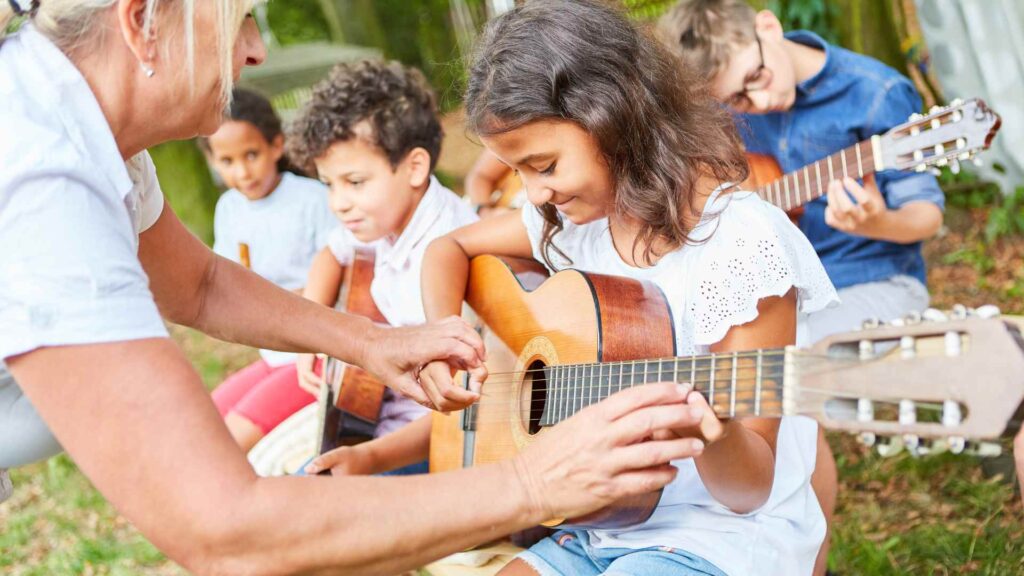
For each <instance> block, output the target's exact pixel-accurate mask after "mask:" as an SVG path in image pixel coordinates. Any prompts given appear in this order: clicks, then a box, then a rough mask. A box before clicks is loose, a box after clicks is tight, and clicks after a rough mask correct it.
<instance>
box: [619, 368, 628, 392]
mask: <svg viewBox="0 0 1024 576" xmlns="http://www.w3.org/2000/svg"><path fill="white" fill-rule="evenodd" d="M625 368H626V367H625V366H624V365H623V364H622V363H619V390H618V391H619V392H621V391H622V375H623V374H625V373H626V370H625Z"/></svg>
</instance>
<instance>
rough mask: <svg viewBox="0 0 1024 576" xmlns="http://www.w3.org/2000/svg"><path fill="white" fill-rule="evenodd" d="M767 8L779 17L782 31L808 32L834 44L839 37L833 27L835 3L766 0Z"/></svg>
mask: <svg viewBox="0 0 1024 576" xmlns="http://www.w3.org/2000/svg"><path fill="white" fill-rule="evenodd" d="M767 8H768V9H769V10H771V11H772V12H774V13H775V15H776V16H778V17H779V21H780V22H782V29H783V30H810V31H811V32H814V33H816V34H818V35H819V36H821V37H822V38H824V39H825V40H827V41H829V42H831V43H833V44H836V43H839V35H838V31H837V30H836V28H835V27H834V26H833V19H834V18H835V17H836V16H837V15H838V8H837V6H836V4H835V2H826V0H768V2H767Z"/></svg>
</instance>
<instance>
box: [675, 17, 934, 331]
mask: <svg viewBox="0 0 1024 576" xmlns="http://www.w3.org/2000/svg"><path fill="white" fill-rule="evenodd" d="M660 29H661V32H662V35H663V36H664V39H665V41H666V44H667V45H668V46H670V47H671V49H672V50H674V51H676V52H677V53H679V54H680V55H681V56H682V57H683V58H684V60H685V61H686V62H687V64H688V65H691V66H695V67H697V68H698V69H700V70H703V71H704V73H705V74H706V75H707V77H708V78H709V79H710V80H711V90H712V92H713V93H714V95H715V96H716V97H718V98H719V99H720V100H721V101H722V102H724V103H725V104H726V105H728V106H729V107H730V108H732V109H733V110H734V111H736V112H737V123H738V125H739V129H740V133H741V135H742V136H743V139H744V141H745V142H746V146H747V150H748V151H749V152H756V153H760V154H767V155H770V156H772V157H774V158H775V159H776V160H777V161H778V163H779V166H780V167H781V168H782V172H783V173H788V172H791V171H794V170H797V169H799V168H802V167H803V166H805V165H807V164H810V163H812V162H814V161H817V160H819V159H821V158H824V157H825V156H828V155H830V154H833V153H835V152H838V151H840V150H842V149H843V148H846V147H847V146H851V145H853V144H855V143H857V142H859V141H862V140H866V139H869V138H870V137H871V136H873V135H875V134H881V133H884V132H885V131H887V130H888V129H890V128H892V127H894V126H896V125H898V124H902V123H903V122H905V121H906V120H907V119H908V117H909V116H910V115H911V114H913V113H915V112H919V111H920V108H921V99H920V97H919V96H918V94H917V91H916V90H915V89H914V86H913V85H912V84H911V83H910V81H909V80H907V79H906V78H905V77H904V76H902V75H900V74H899V73H898V72H897V71H895V70H893V69H892V68H890V67H888V66H886V65H885V64H882V63H881V62H879V61H877V60H874V59H872V58H869V57H867V56H862V55H860V54H856V53H853V52H850V51H849V50H845V49H843V48H840V47H838V46H833V45H830V44H828V43H827V42H825V41H824V40H822V39H821V38H820V37H819V36H817V35H815V34H813V33H811V32H805V31H796V32H789V33H785V34H784V33H783V30H782V25H781V24H780V23H779V20H778V18H776V17H775V15H774V14H772V13H771V12H770V11H768V10H762V11H761V12H757V13H755V12H754V10H753V9H752V8H751V7H750V6H749V5H748V4H747V3H746V2H745V1H744V0H681V1H680V2H679V3H678V4H676V5H675V6H674V7H673V8H672V10H671V11H670V12H669V13H668V14H666V15H665V16H664V17H663V18H662V21H661V23H660ZM943 208H944V196H943V194H942V190H941V189H939V185H938V182H937V181H936V180H935V178H934V177H933V176H932V175H931V174H917V173H901V172H895V171H888V172H880V173H878V174H877V176H867V177H865V178H864V182H863V185H862V184H860V183H858V182H857V181H855V180H853V179H850V178H847V179H844V180H835V181H833V182H831V183H829V186H828V194H827V195H826V196H822V197H821V198H818V199H817V200H814V201H812V202H810V203H808V204H806V205H805V211H804V213H803V215H802V216H801V217H800V222H799V224H800V229H801V230H803V232H804V234H806V235H807V237H808V239H809V240H810V241H811V244H812V245H813V246H814V248H815V250H817V252H818V256H820V257H821V261H822V263H823V264H824V265H825V270H826V271H827V272H828V274H829V277H830V278H831V280H832V282H833V284H835V286H836V288H837V289H838V290H839V296H840V299H841V300H842V304H841V305H840V306H839V307H837V308H832V309H830V310H824V311H822V312H819V313H816V314H814V315H812V316H811V317H810V318H809V322H808V326H809V334H807V335H806V336H807V338H808V340H809V341H810V342H814V341H817V340H820V339H821V338H824V337H825V336H828V335H830V334H834V333H836V332H843V331H847V330H853V329H856V328H859V327H860V325H861V323H862V322H863V321H864V320H865V319H868V318H878V319H881V320H883V321H885V320H892V319H894V318H899V317H902V316H904V315H906V314H908V313H911V312H915V311H922V310H924V309H925V308H926V307H927V305H928V290H927V288H926V287H925V281H926V280H925V265H924V258H923V257H922V255H921V241H923V240H925V239H926V238H930V237H931V236H933V235H934V234H935V232H936V231H938V229H939V227H940V226H941V225H942V210H943Z"/></svg>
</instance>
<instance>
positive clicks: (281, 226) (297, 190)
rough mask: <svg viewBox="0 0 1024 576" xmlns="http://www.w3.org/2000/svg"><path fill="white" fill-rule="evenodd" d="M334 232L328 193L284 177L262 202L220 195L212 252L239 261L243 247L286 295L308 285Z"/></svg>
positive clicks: (270, 356) (272, 358) (283, 357)
mask: <svg viewBox="0 0 1024 576" xmlns="http://www.w3.org/2000/svg"><path fill="white" fill-rule="evenodd" d="M337 227H338V220H337V218H335V216H334V213H332V212H331V210H330V208H329V206H328V204H327V188H326V187H325V186H324V185H323V184H322V183H320V182H318V181H316V180H313V179H310V178H303V177H302V176H296V175H295V174H292V173H290V172H285V173H283V174H282V175H281V182H280V183H279V184H278V185H277V188H275V189H274V191H273V192H271V193H270V194H269V195H268V196H266V197H265V198H261V199H259V200H249V199H248V198H246V197H245V196H244V195H243V194H242V193H241V192H239V191H237V190H235V189H231V190H228V191H227V192H225V193H224V194H223V195H221V197H220V199H219V200H218V201H217V210H216V212H215V213H214V220H213V231H214V238H215V240H214V243H213V251H214V252H216V253H217V254H219V255H221V256H223V257H224V258H227V259H229V260H232V261H234V262H239V260H240V255H239V244H241V243H244V244H246V245H247V246H248V247H249V262H250V265H251V268H252V271H253V272H256V273H257V274H259V275H260V276H263V277H264V278H266V279H267V280H270V281H271V282H273V283H274V284H277V285H278V286H280V287H282V288H284V289H286V290H296V289H298V288H302V287H303V286H305V285H306V277H307V276H308V274H309V268H310V266H312V264H313V259H314V258H315V257H316V255H317V253H318V252H320V250H321V249H323V247H324V246H326V245H327V238H328V235H329V234H330V233H331V231H332V230H333V229H335V228H337ZM260 356H261V357H262V358H263V360H264V361H265V362H266V363H267V364H269V365H270V366H272V367H277V366H284V365H287V364H290V363H293V362H295V358H296V355H295V354H292V353H289V352H278V351H275V350H260Z"/></svg>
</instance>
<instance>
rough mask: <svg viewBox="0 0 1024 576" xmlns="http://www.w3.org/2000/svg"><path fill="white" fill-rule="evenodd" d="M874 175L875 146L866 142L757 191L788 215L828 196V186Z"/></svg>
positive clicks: (792, 173)
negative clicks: (843, 180) (841, 180)
mask: <svg viewBox="0 0 1024 576" xmlns="http://www.w3.org/2000/svg"><path fill="white" fill-rule="evenodd" d="M874 171H875V155H874V145H873V143H872V141H871V140H865V141H863V142H859V143H857V144H854V145H853V146H850V147H849V148H844V149H842V150H840V151H839V152H836V153H835V154H832V155H831V156H826V157H825V158H822V159H821V160H818V161H817V162H814V163H812V164H808V165H807V166H804V167H803V168H800V169H799V170H796V171H794V172H790V173H788V174H785V175H784V176H782V178H779V179H778V180H775V181H774V182H769V183H768V184H766V185H764V186H761V187H760V188H758V189H757V193H758V195H759V196H761V198H764V199H765V200H767V201H768V202H771V203H772V204H774V205H776V206H778V207H779V208H782V209H783V210H786V211H789V210H792V209H794V208H797V207H799V206H802V205H804V204H806V203H808V202H810V201H811V200H814V199H816V198H820V197H822V196H824V195H825V194H826V193H827V192H828V183H829V182H831V181H833V180H836V179H840V178H863V177H864V176H865V175H867V174H871V173H872V172H874Z"/></svg>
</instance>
